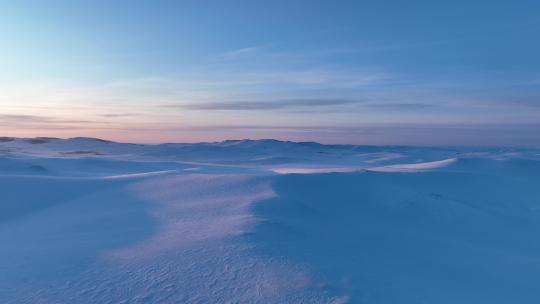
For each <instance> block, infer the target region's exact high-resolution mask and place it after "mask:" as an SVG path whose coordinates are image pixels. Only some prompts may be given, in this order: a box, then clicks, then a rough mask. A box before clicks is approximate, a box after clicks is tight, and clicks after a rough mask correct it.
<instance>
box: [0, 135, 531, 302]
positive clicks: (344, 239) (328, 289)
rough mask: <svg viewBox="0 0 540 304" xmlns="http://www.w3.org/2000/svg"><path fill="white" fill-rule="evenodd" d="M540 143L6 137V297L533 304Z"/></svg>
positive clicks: (1, 283)
mask: <svg viewBox="0 0 540 304" xmlns="http://www.w3.org/2000/svg"><path fill="white" fill-rule="evenodd" d="M539 183H540V151H539V150H536V149H502V148H496V149H495V148H493V149H487V148H417V147H372V146H347V145H343V146H340V145H331V146H326V145H320V144H317V143H293V142H281V141H275V140H259V141H251V140H241V141H225V142H219V143H200V144H164V145H133V144H121V143H115V142H108V141H102V140H97V139H92V138H74V139H66V140H64V139H53V138H37V139H10V138H3V140H2V141H0V190H1V192H0V193H1V195H2V196H1V199H0V244H2V245H1V247H0V249H1V250H0V302H1V303H538V302H539V301H540V283H539V282H540V241H539V240H540V187H539V186H538V185H539Z"/></svg>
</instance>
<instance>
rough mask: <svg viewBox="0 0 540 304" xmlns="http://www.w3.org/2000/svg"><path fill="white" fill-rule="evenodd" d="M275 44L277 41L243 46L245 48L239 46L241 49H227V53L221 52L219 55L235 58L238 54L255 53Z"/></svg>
mask: <svg viewBox="0 0 540 304" xmlns="http://www.w3.org/2000/svg"><path fill="white" fill-rule="evenodd" d="M274 45H275V43H266V44H260V45H254V46H249V47H243V48H239V49H235V50H231V51H227V52H225V53H222V54H219V56H218V57H220V58H234V57H238V56H243V55H249V54H254V53H257V52H260V51H263V50H266V49H268V48H270V47H272V46H274Z"/></svg>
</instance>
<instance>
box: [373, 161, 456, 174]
mask: <svg viewBox="0 0 540 304" xmlns="http://www.w3.org/2000/svg"><path fill="white" fill-rule="evenodd" d="M456 160H457V159H456V158H450V159H444V160H438V161H432V162H425V163H415V164H396V165H388V166H382V167H374V168H369V170H370V171H378V172H418V171H425V170H432V169H438V168H442V167H444V166H448V165H450V164H452V163H454V162H455V161H456Z"/></svg>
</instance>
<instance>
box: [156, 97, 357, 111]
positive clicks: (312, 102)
mask: <svg viewBox="0 0 540 304" xmlns="http://www.w3.org/2000/svg"><path fill="white" fill-rule="evenodd" d="M362 102H364V100H361V99H339V98H328V99H326V98H307V99H284V100H272V101H226V102H206V103H191V104H176V105H164V107H169V108H182V109H189V110H222V111H262V110H281V109H289V108H313V107H330V106H339V105H348V104H357V103H362Z"/></svg>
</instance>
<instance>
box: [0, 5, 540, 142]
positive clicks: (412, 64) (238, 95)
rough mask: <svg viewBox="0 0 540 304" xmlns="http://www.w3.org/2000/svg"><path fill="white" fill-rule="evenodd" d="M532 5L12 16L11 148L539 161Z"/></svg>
mask: <svg viewBox="0 0 540 304" xmlns="http://www.w3.org/2000/svg"><path fill="white" fill-rule="evenodd" d="M539 11H540V3H538V2H535V1H444V2H443V1H86V2H83V1H9V2H8V1H0V37H2V38H1V39H2V43H1V44H0V46H1V48H0V66H1V67H2V68H1V69H0V80H1V81H0V125H1V126H2V130H3V132H2V133H5V134H2V135H6V136H10V135H11V136H61V137H66V136H79V135H85V136H98V137H104V138H109V139H115V140H122V141H133V142H163V141H181V142H182V141H213V140H221V139H227V138H269V137H272V138H278V139H289V140H316V141H321V142H328V143H359V144H413V145H540V136H539V135H538V134H539V133H540V100H539V97H540V56H538V55H537V54H540V39H538V37H540V35H539V34H540V20H539V19H538V12H539Z"/></svg>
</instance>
